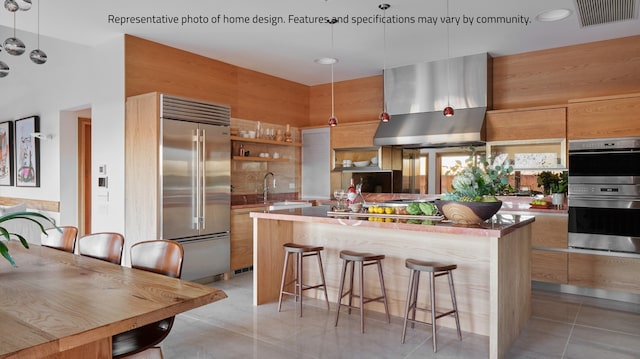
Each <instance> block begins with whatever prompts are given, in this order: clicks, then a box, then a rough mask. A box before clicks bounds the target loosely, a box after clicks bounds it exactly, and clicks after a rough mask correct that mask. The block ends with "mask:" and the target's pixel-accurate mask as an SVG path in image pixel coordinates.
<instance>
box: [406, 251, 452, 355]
mask: <svg viewBox="0 0 640 359" xmlns="http://www.w3.org/2000/svg"><path fill="white" fill-rule="evenodd" d="M404 263H405V266H406V267H407V268H409V269H410V271H411V272H410V273H411V274H410V275H409V276H410V278H409V289H408V290H407V304H406V306H405V312H404V324H403V326H402V343H403V344H404V338H405V336H406V333H407V322H411V327H412V328H413V326H414V324H415V323H422V324H427V325H430V326H431V336H432V338H433V339H432V340H433V352H434V353H435V352H436V351H438V343H437V341H436V320H438V319H440V318H442V317H445V316H449V315H453V317H454V319H455V321H456V328H457V330H458V339H459V340H462V332H461V331H460V319H459V318H458V304H457V303H456V292H455V288H454V286H453V277H452V271H453V270H454V269H456V268H458V266H457V265H455V264H443V263H437V262H429V261H423V260H419V259H413V258H409V259H406V260H405V262H404ZM420 272H427V273H428V274H429V302H430V305H431V307H430V308H420V307H418V286H419V285H420ZM444 275H446V276H447V277H448V279H449V294H450V295H451V305H452V307H453V308H452V309H451V310H448V311H446V312H444V313H443V312H438V311H437V310H436V283H435V278H436V277H441V276H444ZM417 310H420V311H425V312H429V313H430V314H431V315H430V317H431V322H430V323H429V322H425V321H420V320H417V319H416V311H417ZM410 314H411V318H409V315H410Z"/></svg>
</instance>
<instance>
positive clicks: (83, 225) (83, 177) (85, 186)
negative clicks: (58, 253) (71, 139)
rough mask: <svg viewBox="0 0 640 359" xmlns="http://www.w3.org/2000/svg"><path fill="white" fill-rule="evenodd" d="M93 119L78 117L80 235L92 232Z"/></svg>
mask: <svg viewBox="0 0 640 359" xmlns="http://www.w3.org/2000/svg"><path fill="white" fill-rule="evenodd" d="M91 183H92V182H91V119H90V118H85V117H78V217H79V218H78V236H82V235H85V234H87V233H91Z"/></svg>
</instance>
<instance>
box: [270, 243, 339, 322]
mask: <svg viewBox="0 0 640 359" xmlns="http://www.w3.org/2000/svg"><path fill="white" fill-rule="evenodd" d="M282 248H283V249H284V251H285V254H284V267H283V268H282V282H281V283H280V296H279V298H278V312H279V311H280V308H281V307H282V297H283V296H284V295H291V296H294V297H295V299H296V302H297V301H298V298H299V299H300V316H301V317H302V291H304V290H307V289H317V288H322V289H323V290H324V299H325V301H326V302H327V309H329V297H328V296H327V285H326V282H325V280H324V269H323V268H322V257H320V251H322V250H324V247H314V246H308V245H303V244H296V243H285V244H284V245H282ZM290 255H295V258H296V265H295V267H294V271H295V273H294V278H293V280H291V281H289V282H288V283H285V280H286V276H287V266H288V264H289V256H290ZM310 256H317V257H318V268H319V270H320V278H321V280H322V283H320V284H316V285H307V284H304V283H303V282H302V268H303V266H302V261H303V259H304V258H305V257H310ZM290 284H293V292H287V291H285V290H284V288H285V287H287V286H289V285H290Z"/></svg>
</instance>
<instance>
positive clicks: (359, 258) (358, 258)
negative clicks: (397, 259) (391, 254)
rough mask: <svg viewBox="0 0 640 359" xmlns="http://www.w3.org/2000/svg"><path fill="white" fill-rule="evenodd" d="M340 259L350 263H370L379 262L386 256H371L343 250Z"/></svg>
mask: <svg viewBox="0 0 640 359" xmlns="http://www.w3.org/2000/svg"><path fill="white" fill-rule="evenodd" d="M340 258H341V259H346V260H348V261H354V262H363V261H365V262H368V261H378V260H383V259H384V254H371V253H361V252H354V251H348V250H343V251H341V252H340Z"/></svg>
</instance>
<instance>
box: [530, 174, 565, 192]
mask: <svg viewBox="0 0 640 359" xmlns="http://www.w3.org/2000/svg"><path fill="white" fill-rule="evenodd" d="M561 180H562V176H560V174H558V173H554V172H551V171H542V172H540V173H539V174H538V178H537V180H536V182H537V183H538V187H541V188H542V191H543V193H544V195H545V196H548V195H550V194H551V192H552V188H557V186H558V185H559V184H560V181H561Z"/></svg>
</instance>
